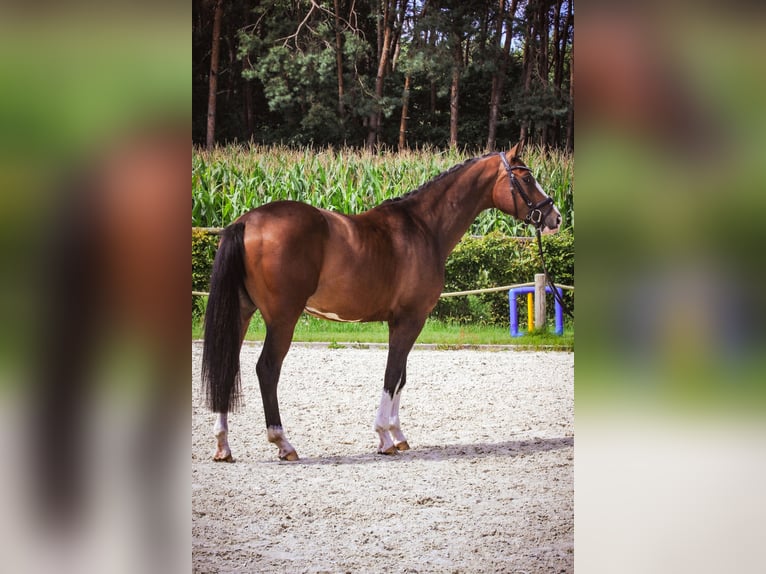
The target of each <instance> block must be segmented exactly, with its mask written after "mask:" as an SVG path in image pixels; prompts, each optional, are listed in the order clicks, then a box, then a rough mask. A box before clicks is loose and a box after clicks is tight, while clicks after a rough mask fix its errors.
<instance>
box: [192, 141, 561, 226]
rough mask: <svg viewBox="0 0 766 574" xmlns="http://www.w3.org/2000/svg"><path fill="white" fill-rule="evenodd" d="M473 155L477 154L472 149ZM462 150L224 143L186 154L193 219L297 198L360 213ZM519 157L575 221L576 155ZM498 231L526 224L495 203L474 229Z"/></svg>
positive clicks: (224, 221) (223, 220) (453, 160)
mask: <svg viewBox="0 0 766 574" xmlns="http://www.w3.org/2000/svg"><path fill="white" fill-rule="evenodd" d="M474 155H478V154H474ZM470 157H472V155H471V154H468V153H467V152H465V151H458V150H448V151H442V150H438V149H436V148H434V149H428V148H424V149H420V150H412V151H406V152H385V151H384V152H382V153H379V154H373V153H371V152H368V151H364V150H359V149H355V148H340V149H333V148H327V149H322V150H316V149H311V148H303V149H293V148H288V147H273V146H272V147H265V146H258V145H250V146H226V147H220V148H215V149H213V150H211V151H204V150H198V149H195V150H194V151H193V153H192V226H197V227H223V226H226V225H228V224H229V223H231V222H232V221H234V219H236V218H237V217H238V216H240V215H242V214H243V213H245V212H246V211H248V210H250V209H253V208H255V207H258V206H260V205H263V204H265V203H269V202H271V201H277V200H282V199H292V200H296V201H303V202H305V203H309V204H311V205H313V206H315V207H321V208H324V209H329V210H332V211H338V212H341V213H349V214H353V213H361V212H362V211H365V210H367V209H370V208H372V207H375V206H376V205H378V204H380V203H381V202H383V201H384V200H386V199H390V198H393V197H398V196H401V195H404V194H405V193H407V192H408V191H412V190H413V189H415V188H417V187H419V186H420V185H422V184H423V183H425V182H427V181H429V180H430V179H432V178H433V177H435V176H436V175H438V174H440V173H441V172H443V171H445V170H447V169H449V168H450V167H452V166H454V165H455V164H458V163H461V162H463V161H465V160H466V159H468V158H470ZM524 161H525V163H526V164H527V165H529V166H530V167H531V168H532V170H533V173H534V174H535V177H536V178H537V180H538V181H539V182H540V185H541V186H542V187H543V189H545V190H546V192H547V193H548V195H550V196H551V197H552V198H553V199H554V201H555V202H556V205H557V206H558V207H559V209H560V210H561V214H562V217H563V218H564V227H566V228H573V227H574V209H573V201H572V183H573V181H572V180H573V170H574V160H573V159H572V156H571V155H566V154H564V153H562V152H557V151H551V150H548V151H543V150H541V149H537V148H527V149H526V150H525V152H524ZM492 231H497V232H500V233H502V234H505V235H511V236H520V235H529V234H531V231H530V229H528V228H527V226H526V225H524V224H522V223H521V222H518V221H516V220H513V219H512V218H510V217H509V216H507V215H505V214H503V213H501V212H500V211H498V210H494V209H492V210H488V211H485V212H484V213H482V214H481V215H480V216H479V218H478V219H477V220H476V221H475V222H474V224H473V226H472V227H471V229H470V230H469V233H470V234H472V235H486V234H487V233H490V232H492Z"/></svg>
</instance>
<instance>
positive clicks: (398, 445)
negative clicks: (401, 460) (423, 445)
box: [394, 440, 410, 451]
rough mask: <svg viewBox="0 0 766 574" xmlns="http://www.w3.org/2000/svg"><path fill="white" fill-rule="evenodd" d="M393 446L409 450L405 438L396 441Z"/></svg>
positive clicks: (408, 444)
mask: <svg viewBox="0 0 766 574" xmlns="http://www.w3.org/2000/svg"><path fill="white" fill-rule="evenodd" d="M394 446H396V450H399V451H402V450H410V443H408V442H407V441H406V440H404V441H402V442H399V443H396V444H395V445H394Z"/></svg>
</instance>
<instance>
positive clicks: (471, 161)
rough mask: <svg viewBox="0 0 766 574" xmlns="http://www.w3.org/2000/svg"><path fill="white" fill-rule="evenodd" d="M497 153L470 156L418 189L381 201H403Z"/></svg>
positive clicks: (384, 203)
mask: <svg viewBox="0 0 766 574" xmlns="http://www.w3.org/2000/svg"><path fill="white" fill-rule="evenodd" d="M496 153H497V152H490V153H487V154H484V155H483V156H481V157H472V158H469V159H467V160H465V161H464V162H461V163H459V164H457V165H453V166H452V167H451V168H449V169H448V170H446V171H443V172H441V173H440V174H439V175H436V176H434V177H433V178H431V179H429V180H428V181H427V182H425V183H424V184H422V185H421V186H420V187H418V188H416V189H413V190H412V191H408V192H407V193H405V194H404V195H400V196H399V197H392V198H390V199H386V200H385V201H384V202H383V203H381V205H386V204H388V203H392V202H398V201H402V200H404V199H408V198H410V197H413V196H416V195H418V194H419V193H420V192H421V191H425V190H426V189H429V188H430V187H431V186H432V185H434V184H435V183H437V182H439V181H441V180H442V179H444V178H445V177H447V176H449V175H452V174H453V173H455V172H456V171H460V170H461V169H463V168H464V167H467V166H469V165H472V164H474V163H476V162H477V161H479V160H481V159H484V158H485V157H489V156H491V155H495V154H496Z"/></svg>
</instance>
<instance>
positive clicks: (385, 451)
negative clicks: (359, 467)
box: [378, 445, 399, 455]
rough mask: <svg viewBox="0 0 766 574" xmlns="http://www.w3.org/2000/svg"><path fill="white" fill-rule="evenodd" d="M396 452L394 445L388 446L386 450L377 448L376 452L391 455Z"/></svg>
mask: <svg viewBox="0 0 766 574" xmlns="http://www.w3.org/2000/svg"><path fill="white" fill-rule="evenodd" d="M398 452H399V451H398V450H396V447H395V446H393V445H392V446H390V447H388V448H387V449H386V450H382V449H378V454H386V455H392V454H396V453H398Z"/></svg>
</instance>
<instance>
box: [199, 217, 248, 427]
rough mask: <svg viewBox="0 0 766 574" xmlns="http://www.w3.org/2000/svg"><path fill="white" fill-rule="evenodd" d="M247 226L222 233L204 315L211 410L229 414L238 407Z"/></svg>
mask: <svg viewBox="0 0 766 574" xmlns="http://www.w3.org/2000/svg"><path fill="white" fill-rule="evenodd" d="M244 236H245V224H244V223H234V224H233V225H230V226H229V227H227V228H226V229H224V230H223V232H222V233H221V243H220V245H219V247H218V253H216V256H215V261H214V263H213V274H212V276H211V277H210V297H209V299H208V303H207V311H206V313H205V343H204V346H203V351H202V384H203V387H204V389H205V398H206V400H207V405H208V407H209V408H210V409H211V410H212V411H214V412H217V413H226V412H229V410H233V409H235V408H237V407H238V406H239V398H240V394H241V385H240V377H239V347H240V333H241V329H242V326H241V321H242V319H241V315H240V299H239V297H240V291H241V290H242V289H243V282H244V279H245V257H244V256H245V242H244Z"/></svg>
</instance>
